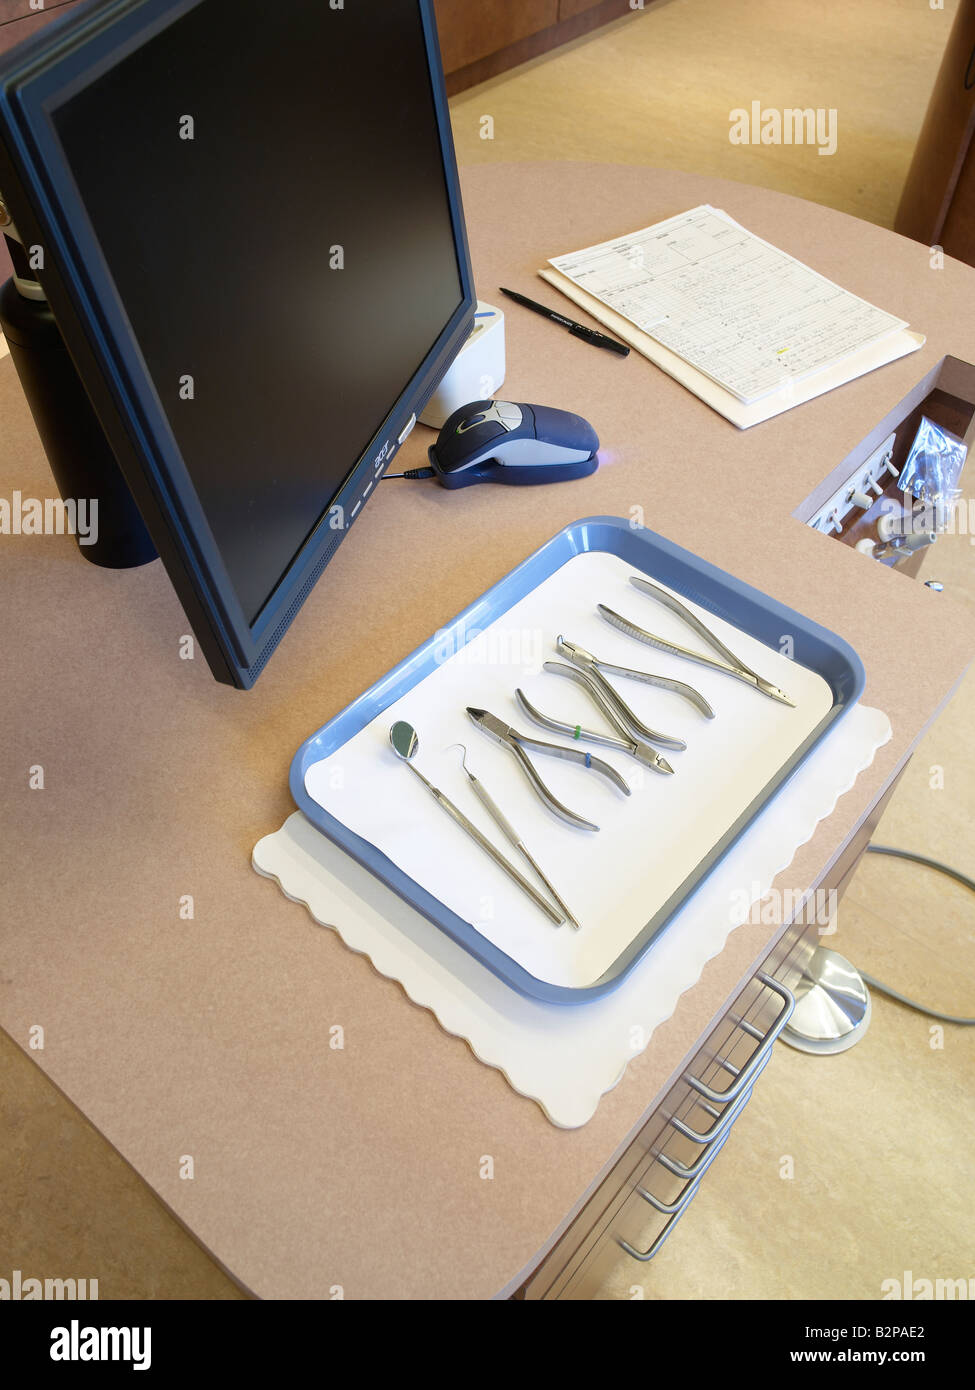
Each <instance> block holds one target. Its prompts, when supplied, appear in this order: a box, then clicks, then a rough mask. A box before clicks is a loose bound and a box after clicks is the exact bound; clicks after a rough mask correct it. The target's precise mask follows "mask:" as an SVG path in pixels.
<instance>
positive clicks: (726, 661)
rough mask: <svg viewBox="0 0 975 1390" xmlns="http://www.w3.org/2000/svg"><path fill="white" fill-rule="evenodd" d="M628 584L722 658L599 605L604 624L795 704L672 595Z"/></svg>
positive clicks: (644, 583)
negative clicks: (678, 621) (678, 620)
mask: <svg viewBox="0 0 975 1390" xmlns="http://www.w3.org/2000/svg"><path fill="white" fill-rule="evenodd" d="M630 583H631V584H632V585H633V587H634V588H635V589H639V590H640V593H641V594H646V595H647V597H648V598H652V599H656V600H657V602H658V603H662V604H663V606H664V607H665V608H669V609H670V611H671V613H674V614H675V615H676V616H677V617H678V618H680V619H681V621H682V622H684V623H686V624H687V626H688V627H689V628H690V629H691V630H692V631H693V632H696V633H697V635H698V637H700V638H701V640H702V641H703V642H706V643H707V644H708V646H709V647H710V648H711V649H712V650H713V651H716V652H717V653H718V655H719V656H720V657H722V658H723V660H722V661H715V659H714V658H713V657H710V656H706V655H705V654H704V653H703V652H695V651H691V650H690V649H689V648H688V647H680V646H678V645H677V643H676V642H668V641H666V640H665V639H664V638H663V637H658V636H657V635H656V634H655V633H653V632H646V631H644V629H643V628H642V627H637V625H636V624H635V623H631V622H628V621H627V619H626V618H621V617H620V615H619V614H618V613H614V612H613V610H612V609H611V608H606V607H605V605H603V604H599V612H600V614H601V615H602V617H604V618H605V619H606V621H607V622H608V623H612V625H613V627H615V628H618V629H619V630H620V631H621V632H625V633H628V634H629V636H630V637H635V638H636V640H637V641H638V642H646V644H647V646H649V647H655V648H656V649H657V651H660V652H670V654H671V655H672V656H683V657H685V658H686V659H687V660H688V661H696V662H697V663H698V665H699V666H707V667H710V669H711V670H712V671H721V672H723V673H724V675H726V676H733V677H734V678H735V680H739V681H744V683H745V684H746V685H751V686H753V687H754V688H755V689H756V690H758V691H761V693H762V694H763V695H767V696H768V697H769V699H770V700H778V702H779V703H780V704H783V705H789V706H790V707H791V708H792V709H795V707H796V703H795V701H794V700H791V699H790V698H789V696H788V695H786V693H785V691H784V690H780V689H779V687H778V686H777V685H773V684H772V682H771V681H767V680H765V679H764V678H763V677H762V676H760V675H759V674H758V672H757V671H753V670H752V669H751V667H750V666H746V665H745V663H744V662H743V661H742V660H741V658H740V657H737V656H735V654H734V652H733V651H731V650H730V649H729V648H728V647H726V646H725V644H724V643H723V642H722V641H721V639H720V638H719V637H716V636H715V634H714V633H713V632H712V631H711V630H710V628H707V627H705V625H704V623H702V622H701V620H700V618H698V617H696V616H695V615H694V614H693V613H692V612H691V610H690V609H689V608H685V607H684V605H683V604H682V603H681V601H680V599H677V598H675V597H674V596H673V594H669V593H668V592H667V590H666V589H661V587H660V586H659V584H654V583H652V582H651V581H650V580H649V579H638V578H637V577H636V576H635V575H630Z"/></svg>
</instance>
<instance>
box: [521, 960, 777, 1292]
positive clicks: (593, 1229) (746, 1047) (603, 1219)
mask: <svg viewBox="0 0 975 1390" xmlns="http://www.w3.org/2000/svg"><path fill="white" fill-rule="evenodd" d="M790 947H791V950H790V949H789V948H790ZM796 947H797V942H796V938H795V936H792V938H791V940H790V941H789V942H788V943H786V942H783V943H780V949H779V950H777V951H776V952H775V953H773V956H772V957H771V958H770V960H769V962H767V964H768V965H772V966H773V967H774V966H775V965H776V963H777V964H778V970H777V972H776V973H777V975H778V976H780V977H781V976H786V977H791V978H793V979H794V978H795V977H797V976H798V973H799V967H798V966H797V965H796V964H795V961H794V959H793V957H795V955H796ZM783 956H784V957H785V958H784V959H782V957H783ZM776 958H778V960H777V959H776ZM793 1004H794V1000H793V999H792V995H791V992H790V991H789V989H788V987H787V986H785V985H784V984H782V983H781V982H780V979H778V978H775V977H774V976H773V975H772V974H771V973H767V972H766V971H760V972H759V973H758V974H757V975H756V976H755V977H754V978H753V979H752V980H751V981H750V982H749V984H748V985H747V986H746V988H745V989H744V990H743V991H742V993H741V994H740V995H739V997H738V998H737V999H736V1000H735V1002H734V1004H733V1005H732V1007H731V1008H730V1009H729V1010H728V1011H727V1012H726V1013H725V1014H724V1016H723V1017H722V1018H721V1020H720V1021H719V1023H718V1024H717V1025H716V1026H715V1028H714V1029H713V1030H712V1032H711V1034H710V1035H709V1037H708V1038H707V1040H706V1042H705V1043H704V1045H703V1046H702V1047H701V1048H700V1049H699V1050H698V1052H697V1053H696V1055H695V1056H693V1057H692V1058H691V1060H690V1062H689V1064H688V1065H687V1066H686V1067H685V1068H683V1070H682V1072H681V1075H680V1078H679V1080H678V1081H677V1082H675V1084H674V1085H673V1086H672V1087H671V1090H670V1091H669V1093H668V1094H667V1095H666V1096H665V1097H664V1099H663V1101H662V1103H661V1104H660V1105H659V1106H658V1107H657V1108H656V1109H655V1110H654V1112H653V1114H652V1115H651V1116H650V1118H649V1119H648V1120H647V1122H646V1124H645V1125H644V1126H643V1128H642V1129H641V1131H640V1133H639V1134H638V1135H637V1136H636V1138H635V1139H634V1140H633V1141H632V1143H631V1144H630V1145H629V1146H628V1148H627V1149H626V1150H625V1152H624V1153H623V1154H622V1156H621V1157H620V1159H619V1160H618V1161H617V1163H616V1164H615V1165H614V1167H613V1169H612V1170H611V1172H610V1173H609V1174H608V1175H607V1177H606V1178H605V1179H604V1181H603V1182H602V1183H601V1184H600V1187H599V1188H598V1189H597V1191H596V1192H595V1193H594V1195H593V1196H592V1198H591V1199H590V1200H589V1202H587V1204H586V1206H585V1207H584V1208H583V1210H582V1211H581V1212H580V1214H579V1216H578V1217H577V1218H576V1220H575V1221H574V1222H573V1223H572V1225H571V1226H570V1227H569V1229H568V1230H567V1231H566V1232H565V1234H564V1235H563V1236H562V1238H561V1239H560V1241H559V1242H558V1244H557V1245H556V1246H555V1247H554V1248H553V1250H552V1251H551V1252H550V1254H549V1255H548V1256H547V1258H546V1259H545V1260H544V1261H543V1263H542V1264H541V1265H540V1267H539V1269H538V1270H537V1271H536V1273H535V1274H534V1275H533V1276H532V1278H531V1279H530V1280H529V1281H528V1283H527V1285H526V1286H525V1289H524V1297H525V1298H526V1299H532V1300H536V1299H588V1298H591V1297H592V1296H593V1294H594V1293H595V1292H596V1290H597V1289H598V1288H599V1286H600V1284H601V1283H602V1282H603V1280H604V1278H605V1277H606V1275H607V1274H608V1273H609V1271H610V1270H611V1269H612V1268H613V1267H614V1266H615V1265H617V1264H618V1263H619V1261H620V1259H621V1258H622V1257H623V1256H624V1254H625V1255H628V1256H629V1257H630V1258H631V1259H632V1260H633V1261H634V1270H638V1269H639V1268H640V1266H641V1264H645V1263H647V1262H648V1261H649V1260H650V1259H652V1258H653V1256H654V1255H655V1254H656V1253H657V1250H659V1249H660V1247H661V1246H662V1245H663V1243H664V1241H665V1240H666V1239H669V1237H670V1235H671V1233H672V1231H673V1230H674V1228H675V1226H676V1225H677V1223H678V1222H679V1220H680V1217H681V1216H682V1215H683V1213H684V1211H685V1210H686V1209H687V1207H688V1206H689V1204H690V1202H691V1201H693V1198H694V1196H695V1194H696V1192H697V1189H698V1186H699V1184H700V1183H701V1181H702V1180H703V1179H704V1177H705V1174H706V1172H707V1169H708V1168H709V1167H710V1165H711V1163H712V1162H714V1161H716V1160H717V1159H718V1155H719V1154H720V1151H721V1149H722V1147H723V1145H724V1143H725V1142H726V1140H727V1139H728V1136H729V1135H730V1133H731V1131H732V1128H733V1126H734V1122H735V1120H736V1119H737V1117H738V1115H739V1114H740V1113H741V1111H742V1110H743V1109H744V1106H745V1105H746V1104H747V1103H748V1099H749V1097H750V1095H751V1092H752V1087H753V1086H754V1084H755V1082H756V1080H757V1079H758V1076H759V1074H760V1073H761V1071H762V1070H763V1068H764V1066H765V1065H766V1064H767V1062H768V1060H769V1056H770V1054H771V1050H772V1047H773V1045H774V1041H775V1038H776V1037H778V1034H779V1033H780V1032H781V1030H782V1028H783V1027H784V1026H785V1024H786V1022H787V1021H788V1018H789V1016H790V1015H791V1013H792V1007H793Z"/></svg>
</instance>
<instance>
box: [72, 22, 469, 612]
mask: <svg viewBox="0 0 975 1390" xmlns="http://www.w3.org/2000/svg"><path fill="white" fill-rule="evenodd" d="M119 113H124V118H123V119H120V118H119ZM53 119H54V124H55V128H56V131H57V135H58V137H59V139H60V141H61V143H62V145H63V148H64V151H65V155H66V157H67V161H68V163H69V165H70V167H71V170H72V173H73V175H74V180H75V183H76V185H77V187H78V189H79V190H80V195H81V198H82V201H83V203H84V206H85V208H86V211H87V214H88V216H89V218H90V220H91V223H92V226H93V228H94V232H95V235H96V237H97V239H98V241H99V243H100V246H101V250H102V253H103V255H104V258H105V261H106V263H107V266H108V270H109V272H110V274H111V277H112V279H113V280H114V282H115V286H116V288H117V290H118V293H119V295H120V298H121V300H122V303H123V304H124V307H125V312H126V314H127V316H128V319H129V321H130V323H131V326H132V330H133V332H134V335H135V338H136V340H137V343H138V346H139V348H140V350H141V353H142V356H143V358H144V360H145V364H146V367H147V370H148V373H149V376H150V377H151V380H152V382H153V385H154V388H155V391H156V393H157V394H158V397H159V400H160V402H161V404H162V407H163V410H164V412H165V414H166V417H167V419H168V422H169V425H170V427H171V430H172V433H173V436H174V438H175V440H176V444H177V446H178V448H179V451H180V453H181V454H182V457H183V461H184V463H185V465H186V467H187V469H188V471H189V474H190V477H191V479H192V482H193V485H194V487H195V489H196V491H197V493H198V495H199V498H200V501H201V503H202V506H203V509H204V512H205V514H206V519H207V522H208V524H209V527H210V529H211V531H212V533H213V536H214V539H215V541H216V545H217V547H218V549H219V551H220V553H221V556H222V559H223V562H224V564H225V566H226V569H227V572H228V575H229V579H230V583H231V585H232V587H233V589H234V590H235V592H236V594H237V597H238V599H239V601H240V604H241V607H242V609H243V611H244V614H245V616H246V619H247V621H248V622H249V623H253V621H254V620H255V619H256V617H257V615H258V614H259V612H260V611H261V609H262V607H263V606H264V605H265V603H266V602H267V600H268V598H269V597H270V595H271V594H272V592H273V590H274V589H275V587H276V585H277V584H278V582H279V580H280V579H281V578H282V576H283V575H284V574H285V572H286V571H287V570H288V568H289V566H290V565H291V563H292V561H293V560H294V557H295V556H296V554H297V553H298V551H299V550H300V549H301V547H302V545H303V543H304V542H305V540H306V539H307V538H308V536H309V535H310V534H311V532H312V531H313V530H314V529H315V527H316V525H317V524H318V523H319V521H320V520H321V518H322V517H323V515H325V514H326V513H327V512H328V510H329V507H330V505H331V503H332V501H333V499H334V498H335V496H336V493H337V492H338V491H339V489H340V488H341V486H342V484H343V483H344V482H345V480H346V479H347V477H348V476H349V474H350V472H351V471H352V469H353V468H354V466H355V465H356V463H357V462H358V461H359V459H360V456H361V455H362V453H363V450H364V449H365V448H366V446H367V445H368V444H369V442H370V441H371V440H372V439H373V438H374V436H375V435H376V432H377V431H378V430H379V429H380V427H381V425H382V424H383V422H384V421H385V419H386V417H387V416H388V414H389V412H390V410H391V409H392V407H393V405H394V404H395V402H396V401H397V399H398V398H399V397H400V395H401V394H402V392H403V391H404V389H405V388H406V386H407V384H408V383H409V382H410V380H411V378H412V377H413V375H414V374H415V373H416V372H417V371H418V369H419V368H420V366H421V364H422V363H423V362H424V359H425V358H426V357H427V355H428V354H429V352H430V350H431V348H432V347H433V345H434V344H435V342H436V340H437V338H438V335H440V334H441V333H442V331H443V330H444V328H445V326H446V325H447V324H448V322H449V320H450V319H451V316H452V315H453V314H455V313H456V311H457V309H458V306H459V305H460V304H461V302H462V300H463V284H462V280H461V272H460V267H459V264H458V260H457V253H456V247H455V238H454V230H453V227H452V223H451V215H450V203H449V199H448V192H447V187H446V181H445V177H446V176H445V171H444V163H443V156H442V151H441V145H440V140H439V136H438V126H437V115H436V109H435V105H434V96H433V89H432V86H431V81H430V75H429V70H428V62H427V57H426V50H425V47H424V37H423V29H422V24H421V16H420V8H419V5H418V3H417V0H345V4H344V6H343V7H342V8H332V6H331V5H330V4H329V3H328V0H282V2H281V3H275V4H272V5H268V4H267V3H266V0H205V3H202V4H198V5H196V6H195V8H191V9H188V10H187V11H186V12H184V13H183V14H182V15H181V16H180V17H179V18H178V19H176V20H175V21H174V22H172V23H170V24H169V25H168V26H167V27H165V28H163V29H161V30H160V31H159V32H158V33H156V34H155V35H154V36H153V37H152V38H151V39H150V40H149V41H148V42H147V43H144V44H142V45H141V46H140V47H138V48H136V49H134V51H132V52H131V53H130V54H128V56H125V57H123V58H122V59H121V61H119V62H117V63H116V65H114V66H112V67H110V68H109V69H108V70H107V71H106V72H104V74H103V75H101V76H99V77H98V78H97V79H96V80H95V81H94V82H93V83H91V84H90V85H88V86H86V87H85V88H84V89H83V90H81V91H79V92H77V93H76V94H75V95H72V96H71V97H70V98H69V99H68V100H66V101H65V102H63V103H62V104H61V105H60V106H59V107H58V108H57V109H56V111H55V112H54V116H53Z"/></svg>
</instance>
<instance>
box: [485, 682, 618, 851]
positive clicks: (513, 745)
mask: <svg viewBox="0 0 975 1390" xmlns="http://www.w3.org/2000/svg"><path fill="white" fill-rule="evenodd" d="M467 713H468V715H469V716H470V718H471V719H472V720H473V721H474V723H475V724H476V725H477V727H478V728H479V729H480V730H481V732H482V733H485V734H487V736H488V738H493V739H494V741H495V743H500V744H501V745H502V746H503V747H505V748H509V749H510V750H511V752H512V753H514V755H515V757H516V758H517V759H518V762H519V763H520V764H521V767H522V770H523V771H524V773H525V776H526V777H527V778H528V780H529V782H530V783H531V785H532V787H533V788H534V789H535V791H536V792H537V794H538V796H539V797H540V798H541V800H542V801H543V802H544V803H545V805H546V806H547V807H548V808H549V810H550V811H552V812H554V814H555V815H557V816H558V817H559V818H560V819H561V820H564V821H566V822H567V823H568V824H569V825H573V826H576V827H577V828H578V829H580V830H598V829H599V826H598V825H593V823H592V821H588V820H586V819H585V818H584V817H583V816H578V815H576V813H575V811H570V810H569V808H568V806H563V805H562V802H561V801H559V799H558V797H556V796H554V795H553V794H552V792H551V791H549V789H548V787H547V786H546V785H545V783H544V782H543V781H542V779H541V777H540V776H539V775H538V772H537V771H536V769H535V764H534V763H533V762H532V760H531V758H529V756H528V754H527V753H526V752H525V749H526V748H531V749H533V750H534V751H536V752H538V753H549V754H551V755H552V757H555V758H566V759H568V760H569V762H574V763H582V765H583V766H584V767H589V768H592V770H593V771H594V772H601V773H602V775H603V776H604V777H606V778H608V780H609V781H610V782H612V784H613V786H614V787H616V788H617V789H618V790H619V791H621V792H623V794H624V795H625V796H629V795H630V789H629V787H628V786H627V784H626V782H625V781H624V780H623V778H622V777H621V776H620V774H619V773H618V772H617V771H616V769H615V767H610V765H609V763H604V762H603V760H602V759H601V758H594V757H593V755H592V754H591V753H586V752H584V751H583V750H582V749H581V748H563V747H561V746H560V745H559V744H556V743H543V742H542V741H541V739H537V738H529V737H528V736H527V735H525V734H519V733H518V731H517V730H516V729H512V728H511V727H510V726H509V725H507V724H505V722H504V720H503V719H498V717H497V716H496V715H494V714H490V713H489V712H488V711H487V710H486V709H472V708H470V707H468V710H467Z"/></svg>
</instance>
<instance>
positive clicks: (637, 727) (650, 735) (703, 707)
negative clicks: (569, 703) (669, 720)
mask: <svg viewBox="0 0 975 1390" xmlns="http://www.w3.org/2000/svg"><path fill="white" fill-rule="evenodd" d="M555 645H556V648H557V650H558V652H559V655H560V656H565V657H568V659H569V660H570V661H571V662H572V664H573V666H577V667H578V668H579V670H580V671H583V672H584V673H585V675H586V677H587V679H588V681H589V684H590V686H591V687H594V688H596V689H598V690H599V691H600V693H601V694H602V696H603V697H604V699H605V700H607V701H608V702H609V704H611V705H612V707H613V709H614V710H615V711H616V714H617V716H618V718H620V719H622V720H623V722H624V723H625V724H626V725H628V727H629V729H630V731H631V732H632V733H634V734H635V735H636V736H637V738H639V739H643V740H645V741H646V742H647V743H659V744H660V746H661V748H676V749H677V750H679V751H681V750H683V749H685V748H686V747H687V744H686V743H685V742H684V740H683V739H682V738H676V737H675V736H674V735H673V734H662V733H658V731H657V730H656V729H651V728H650V727H649V725H647V724H644V723H643V721H642V720H641V719H639V718H638V717H637V715H636V714H634V712H633V710H631V709H630V707H629V705H628V704H627V703H626V701H625V700H624V699H623V697H622V696H621V695H620V694H619V693H618V691H617V690H616V689H615V688H614V687H613V686H612V685H610V683H609V681H608V680H607V679H606V676H607V675H611V676H624V677H627V678H628V679H629V680H635V681H642V682H643V684H644V685H652V686H655V687H656V688H657V689H658V690H671V691H673V692H674V694H675V695H680V696H682V697H683V698H684V699H685V700H688V701H689V702H690V703H691V704H692V705H693V706H694V708H695V709H697V710H700V712H701V714H703V715H704V716H705V717H706V718H707V719H713V718H714V710H713V709H712V708H711V706H710V705H709V704H708V702H707V700H705V698H704V696H703V695H702V694H701V693H700V691H697V690H695V689H694V687H693V686H692V685H685V684H684V682H683V681H675V680H671V679H670V678H669V677H667V676H655V675H652V674H651V673H650V672H649V671H633V670H631V669H630V668H629V667H628V666H612V665H611V664H610V663H609V662H608V661H600V660H599V658H598V657H595V656H593V654H592V652H588V651H586V649H585V647H580V646H579V644H578V643H577V642H569V641H567V639H566V638H564V637H559V638H558V640H557V642H556V644H555ZM666 770H667V771H673V769H672V768H668V769H666ZM658 771H661V772H663V771H664V768H659V769H658Z"/></svg>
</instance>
